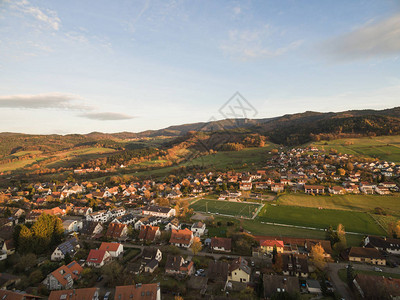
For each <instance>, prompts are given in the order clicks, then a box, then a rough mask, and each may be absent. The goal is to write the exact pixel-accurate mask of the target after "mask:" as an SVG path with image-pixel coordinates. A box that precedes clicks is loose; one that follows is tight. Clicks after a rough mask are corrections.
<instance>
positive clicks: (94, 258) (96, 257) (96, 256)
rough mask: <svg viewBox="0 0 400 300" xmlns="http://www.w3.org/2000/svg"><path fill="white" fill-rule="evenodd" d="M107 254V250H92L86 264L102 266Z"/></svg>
mask: <svg viewBox="0 0 400 300" xmlns="http://www.w3.org/2000/svg"><path fill="white" fill-rule="evenodd" d="M106 252H107V251H105V250H97V249H92V250H90V252H89V255H88V257H87V259H86V262H89V263H95V264H100V263H101V262H102V261H103V259H104V255H105V254H106Z"/></svg>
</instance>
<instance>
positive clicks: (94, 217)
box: [86, 210, 108, 223]
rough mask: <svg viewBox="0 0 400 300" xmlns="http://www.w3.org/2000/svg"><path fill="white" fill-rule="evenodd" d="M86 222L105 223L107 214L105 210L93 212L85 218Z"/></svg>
mask: <svg viewBox="0 0 400 300" xmlns="http://www.w3.org/2000/svg"><path fill="white" fill-rule="evenodd" d="M86 220H88V221H93V222H100V223H105V222H107V221H108V214H107V212H106V211H105V210H100V211H96V212H93V213H91V214H89V215H87V216H86Z"/></svg>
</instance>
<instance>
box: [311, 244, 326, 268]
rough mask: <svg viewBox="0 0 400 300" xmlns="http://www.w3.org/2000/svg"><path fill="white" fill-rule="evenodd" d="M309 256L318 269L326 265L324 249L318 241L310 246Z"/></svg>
mask: <svg viewBox="0 0 400 300" xmlns="http://www.w3.org/2000/svg"><path fill="white" fill-rule="evenodd" d="M310 256H311V261H312V262H313V264H314V266H315V267H316V268H317V269H318V270H320V271H322V270H323V269H324V268H325V266H326V262H325V251H324V248H322V246H321V244H320V243H318V244H316V245H314V246H312V247H311V253H310Z"/></svg>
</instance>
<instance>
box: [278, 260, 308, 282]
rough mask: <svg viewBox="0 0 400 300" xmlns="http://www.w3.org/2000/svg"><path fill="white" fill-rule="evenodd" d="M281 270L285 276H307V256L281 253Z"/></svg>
mask: <svg viewBox="0 0 400 300" xmlns="http://www.w3.org/2000/svg"><path fill="white" fill-rule="evenodd" d="M281 258H282V272H283V275H286V276H289V275H290V276H297V277H305V278H306V277H308V273H309V271H308V262H307V256H306V255H301V254H281Z"/></svg>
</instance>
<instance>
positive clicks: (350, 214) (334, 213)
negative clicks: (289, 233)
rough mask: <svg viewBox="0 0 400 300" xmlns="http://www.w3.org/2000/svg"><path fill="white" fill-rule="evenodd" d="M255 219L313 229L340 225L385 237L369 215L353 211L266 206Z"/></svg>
mask: <svg viewBox="0 0 400 300" xmlns="http://www.w3.org/2000/svg"><path fill="white" fill-rule="evenodd" d="M256 219H257V220H259V221H264V222H273V223H281V224H290V225H297V226H307V227H315V228H328V227H329V226H333V227H334V228H335V227H336V226H337V225H338V224H339V223H341V224H343V225H344V226H345V228H346V231H350V232H358V233H366V234H375V235H385V231H384V230H383V229H382V228H381V227H379V225H378V224H376V222H375V221H374V220H373V218H372V217H371V216H370V215H368V214H367V213H363V212H355V211H344V210H332V209H317V208H308V207H296V206H272V205H266V206H264V208H263V209H262V211H261V212H260V213H259V215H258V216H257V218H256Z"/></svg>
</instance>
